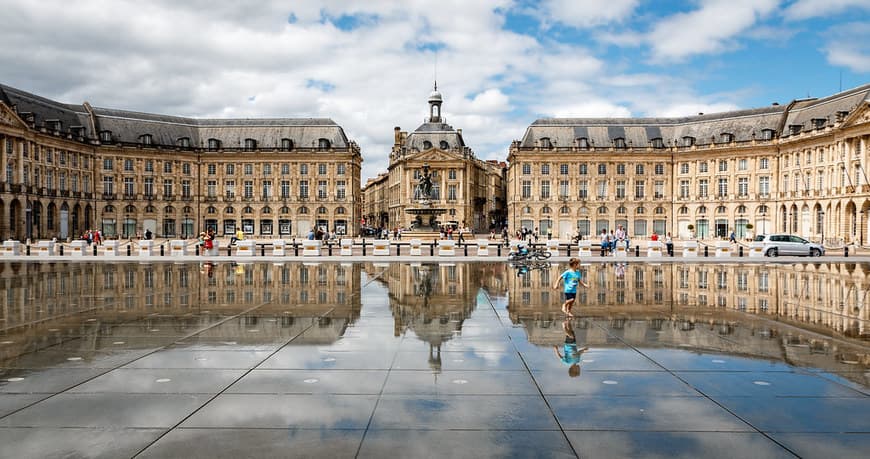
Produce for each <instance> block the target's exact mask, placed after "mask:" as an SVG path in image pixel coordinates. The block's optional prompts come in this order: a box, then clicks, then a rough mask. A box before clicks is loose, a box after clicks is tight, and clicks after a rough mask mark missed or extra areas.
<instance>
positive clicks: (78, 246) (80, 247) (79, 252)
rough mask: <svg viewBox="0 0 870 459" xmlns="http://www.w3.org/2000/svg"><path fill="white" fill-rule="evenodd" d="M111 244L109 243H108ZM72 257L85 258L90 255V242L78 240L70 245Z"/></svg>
mask: <svg viewBox="0 0 870 459" xmlns="http://www.w3.org/2000/svg"><path fill="white" fill-rule="evenodd" d="M106 242H109V241H106ZM69 249H70V255H71V256H73V257H83V256H85V255H87V254H88V241H83V240H81V239H76V240H75V241H72V242H70V243H69Z"/></svg>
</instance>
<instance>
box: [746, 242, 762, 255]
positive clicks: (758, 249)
mask: <svg viewBox="0 0 870 459" xmlns="http://www.w3.org/2000/svg"><path fill="white" fill-rule="evenodd" d="M749 256H750V257H763V256H764V243H763V242H751V243H749Z"/></svg>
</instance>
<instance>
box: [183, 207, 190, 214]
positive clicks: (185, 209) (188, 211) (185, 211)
mask: <svg viewBox="0 0 870 459" xmlns="http://www.w3.org/2000/svg"><path fill="white" fill-rule="evenodd" d="M181 211H182V212H184V213H185V214H192V213H193V207H190V206H184V209H181Z"/></svg>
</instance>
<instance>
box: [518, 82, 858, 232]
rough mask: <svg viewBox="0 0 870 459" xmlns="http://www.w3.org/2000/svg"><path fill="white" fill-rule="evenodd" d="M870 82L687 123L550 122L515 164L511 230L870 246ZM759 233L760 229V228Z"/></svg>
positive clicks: (536, 130) (526, 140) (539, 126)
mask: <svg viewBox="0 0 870 459" xmlns="http://www.w3.org/2000/svg"><path fill="white" fill-rule="evenodd" d="M868 97H870V85H865V86H861V87H858V88H854V89H851V90H848V91H844V92H841V93H838V94H834V95H832V96H829V97H825V98H822V99H805V100H796V101H793V102H791V103H790V104H788V105H785V106H783V105H778V104H774V105H772V106H770V107H763V108H756V109H750V110H740V111H734V112H725V113H716V114H706V115H705V114H699V115H697V116H688V117H682V118H625V119H618V118H606V119H597V118H551V119H539V120H537V121H535V122H534V123H532V125H530V126H529V127H528V128H527V129H526V133H525V135H524V136H523V138H522V140H518V141H515V142H513V143H512V145H511V147H510V152H509V156H508V162H509V163H510V166H509V168H508V173H507V196H508V214H509V216H510V219H509V228H510V230H511V231H516V230H518V229H519V228H520V227H526V228H529V229H534V228H538V229H539V231H540V232H541V233H542V234H546V233H548V232H550V231H552V234H553V236H554V237H560V238H565V237H568V236H573V235H576V234H577V233H579V234H580V235H582V236H589V235H590V234H597V233H600V232H601V230H608V231H609V230H611V229H614V228H615V227H616V225H623V226H624V227H625V228H626V229H627V230H628V232H629V234H630V235H633V236H638V237H648V236H649V235H651V234H652V232H653V231H655V232H656V233H658V234H664V233H666V232H671V233H673V234H674V236H675V237H677V236H678V237H681V238H688V237H691V236H697V237H699V238H716V237H720V238H721V237H727V236H728V235H730V233H731V232H732V231H734V232H735V233H736V235H737V237H740V238H742V237H749V236H751V235H752V234H755V233H770V232H773V231H787V232H791V233H795V234H798V235H801V236H803V237H806V238H811V239H815V240H820V239H821V238H823V237H824V238H826V239H827V240H828V242H829V243H840V242H847V243H849V242H856V243H863V241H864V240H870V237H868V236H867V232H868V225H867V217H868V216H865V214H867V213H868V212H870V182H868V179H867V175H866V173H865V170H866V169H865V167H866V165H867V163H868V161H870V157H868V151H867V150H868V149H867V145H868V140H870V99H868ZM750 225H751V226H750Z"/></svg>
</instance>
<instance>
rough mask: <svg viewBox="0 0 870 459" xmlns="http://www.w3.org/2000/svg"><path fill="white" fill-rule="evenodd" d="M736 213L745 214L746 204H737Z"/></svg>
mask: <svg viewBox="0 0 870 459" xmlns="http://www.w3.org/2000/svg"><path fill="white" fill-rule="evenodd" d="M737 213H738V214H745V213H746V206H744V205H740V206H737Z"/></svg>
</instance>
